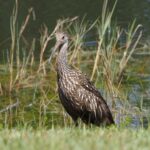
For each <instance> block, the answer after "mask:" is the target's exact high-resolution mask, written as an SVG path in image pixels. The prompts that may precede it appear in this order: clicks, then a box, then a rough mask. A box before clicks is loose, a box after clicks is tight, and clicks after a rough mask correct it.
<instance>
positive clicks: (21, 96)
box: [0, 0, 150, 128]
mask: <svg viewBox="0 0 150 150" xmlns="http://www.w3.org/2000/svg"><path fill="white" fill-rule="evenodd" d="M18 5H19V4H18V1H17V0H16V4H15V7H14V9H13V12H12V16H11V17H10V31H11V42H10V43H9V44H8V47H7V49H1V54H2V55H3V57H1V58H2V59H1V60H0V99H1V103H0V127H1V128H6V127H8V128H12V127H24V126H26V127H28V126H29V127H32V128H41V127H44V128H51V127H53V126H59V127H64V126H71V125H72V122H71V120H70V118H69V117H68V116H67V115H66V113H65V112H64V110H63V109H62V107H61V104H60V102H59V98H58V95H57V86H56V71H55V58H56V57H57V53H56V54H52V47H53V45H54V42H55V40H54V32H55V29H56V28H55V29H54V30H53V31H49V29H48V28H47V27H46V25H42V26H41V28H40V31H39V34H40V36H39V38H38V39H36V38H33V39H27V38H26V34H25V31H26V30H27V29H28V25H29V22H30V20H31V19H35V12H34V9H33V8H30V9H29V12H28V14H27V16H26V18H24V21H23V22H22V23H21V24H20V23H18V16H19V12H18ZM115 6H116V3H115V4H114V7H113V8H112V9H111V10H109V11H108V10H107V1H106V2H105V3H104V5H103V9H102V12H103V13H102V16H101V17H99V18H98V19H97V20H95V21H94V22H92V23H91V22H88V21H87V20H86V19H82V20H81V19H78V18H77V17H75V18H71V19H69V18H67V19H63V20H59V21H58V22H57V25H56V27H58V26H59V27H61V28H63V30H64V31H65V32H67V33H68V34H69V35H70V39H71V40H70V43H71V44H70V49H69V56H68V57H69V59H68V61H69V63H70V64H71V65H72V66H73V67H75V68H79V69H80V70H82V71H83V72H84V73H86V74H88V76H89V77H90V78H91V80H92V81H93V83H94V84H95V86H96V87H97V88H99V89H102V90H101V92H102V94H103V96H104V97H105V99H106V100H107V103H108V104H109V106H110V108H111V110H112V112H113V116H114V118H115V120H116V123H117V125H118V126H121V127H122V126H123V127H129V126H133V127H143V126H144V127H147V126H148V122H149V118H150V116H149V109H148V107H147V103H148V100H149V92H148V91H149V89H150V87H149V85H150V84H148V82H149V78H150V76H149V73H150V70H149V69H148V66H149V55H148V54H149V53H148V52H149V45H148V43H146V42H143V41H142V26H141V25H137V24H136V22H135V21H133V22H132V23H131V24H130V25H129V26H128V27H127V28H126V29H122V28H120V27H119V26H118V25H117V22H114V21H113V19H112V16H113V12H114V9H115ZM90 35H92V36H93V35H94V41H93V42H89V41H90V40H91V37H90ZM93 43H95V44H93ZM142 55H145V56H144V57H143V56H142ZM135 56H136V57H135ZM81 126H82V124H81Z"/></svg>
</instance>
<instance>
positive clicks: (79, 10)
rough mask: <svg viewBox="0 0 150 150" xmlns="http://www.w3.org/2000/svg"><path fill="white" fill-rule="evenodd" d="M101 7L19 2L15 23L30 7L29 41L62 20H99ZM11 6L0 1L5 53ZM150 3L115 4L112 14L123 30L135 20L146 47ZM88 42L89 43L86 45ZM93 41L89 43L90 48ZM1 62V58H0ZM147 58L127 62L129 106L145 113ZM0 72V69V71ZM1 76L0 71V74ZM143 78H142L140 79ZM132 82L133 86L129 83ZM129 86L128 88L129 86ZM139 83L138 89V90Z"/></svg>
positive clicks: (98, 2)
mask: <svg viewBox="0 0 150 150" xmlns="http://www.w3.org/2000/svg"><path fill="white" fill-rule="evenodd" d="M113 4H114V0H109V2H108V7H109V8H112V6H113ZM102 5H103V1H102V0H94V1H93V0H82V1H81V0H63V1H58V0H50V1H48V0H43V1H36V0H32V1H31V0H22V1H20V2H19V20H18V24H19V25H20V24H21V22H22V21H23V20H24V18H25V16H26V15H27V12H28V9H29V8H30V7H33V8H34V11H35V16H36V19H35V20H33V19H32V20H31V21H30V23H29V25H28V27H27V30H26V32H25V33H24V34H25V36H26V38H28V39H32V38H33V37H36V38H39V29H40V27H41V25H42V24H46V26H48V28H49V30H50V31H52V30H53V28H54V26H55V25H56V21H57V20H58V19H60V18H62V17H64V18H65V17H74V16H79V18H81V19H82V17H84V16H86V19H87V20H90V21H91V22H92V21H94V20H95V19H96V18H97V17H99V16H101V10H102V9H101V8H102ZM13 6H14V1H12V0H7V1H3V0H0V49H8V48H9V46H8V45H9V44H8V43H9V42H10V16H11V14H12V9H13ZM149 14H150V0H132V1H131V0H127V1H124V0H118V3H117V6H116V10H115V12H114V17H113V19H114V20H117V22H118V24H119V26H121V27H123V28H127V27H128V26H129V24H131V22H132V21H133V20H134V19H136V23H137V24H142V26H143V27H142V28H143V31H144V35H143V41H145V42H147V43H148V44H149V35H150V28H149V27H150V15H149ZM90 42H91V41H89V43H88V44H91V43H90ZM93 42H95V41H92V44H93ZM0 54H1V52H0ZM0 58H2V56H0ZM149 58H150V56H141V55H139V56H138V55H135V56H133V62H131V64H130V65H131V67H130V68H131V70H132V68H137V67H138V66H142V67H140V68H139V69H138V68H137V70H136V72H135V70H134V69H133V71H130V72H132V73H131V74H130V75H129V78H130V80H129V86H132V90H131V93H129V95H128V97H129V99H130V100H131V103H132V105H133V106H138V107H141V99H142V108H143V109H145V110H147V111H149V108H150V99H149V97H150V68H149V64H150V59H149ZM1 70H2V69H1ZM2 72H3V70H2ZM142 74H143V76H142ZM135 78H136V81H137V79H138V83H137V82H136V83H135V82H134V80H135ZM132 79H133V82H132ZM130 83H131V84H130ZM141 83H142V86H141ZM137 118H138V117H137V116H134V117H133V120H136V121H134V125H136V124H137V126H138V125H139V124H140V121H139V119H137Z"/></svg>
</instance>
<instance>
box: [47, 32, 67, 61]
mask: <svg viewBox="0 0 150 150" xmlns="http://www.w3.org/2000/svg"><path fill="white" fill-rule="evenodd" d="M55 37H56V44H55V46H54V48H53V49H52V53H51V56H50V58H49V62H50V60H51V58H52V57H53V55H54V53H55V52H56V51H57V50H60V49H61V47H62V45H64V44H65V43H68V40H69V37H68V35H67V34H66V33H64V32H60V31H59V32H58V31H57V32H56V33H55Z"/></svg>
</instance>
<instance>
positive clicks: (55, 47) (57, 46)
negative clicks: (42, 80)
mask: <svg viewBox="0 0 150 150" xmlns="http://www.w3.org/2000/svg"><path fill="white" fill-rule="evenodd" d="M59 46H60V43H59V42H56V44H55V46H54V47H53V48H52V52H51V55H50V57H49V59H48V63H50V62H51V59H52V58H53V56H54V54H55V52H56V50H57V49H58V48H59Z"/></svg>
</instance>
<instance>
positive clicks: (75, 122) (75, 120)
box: [72, 118, 79, 127]
mask: <svg viewBox="0 0 150 150" xmlns="http://www.w3.org/2000/svg"><path fill="white" fill-rule="evenodd" d="M72 119H73V121H74V124H75V127H78V125H79V124H78V118H72Z"/></svg>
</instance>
